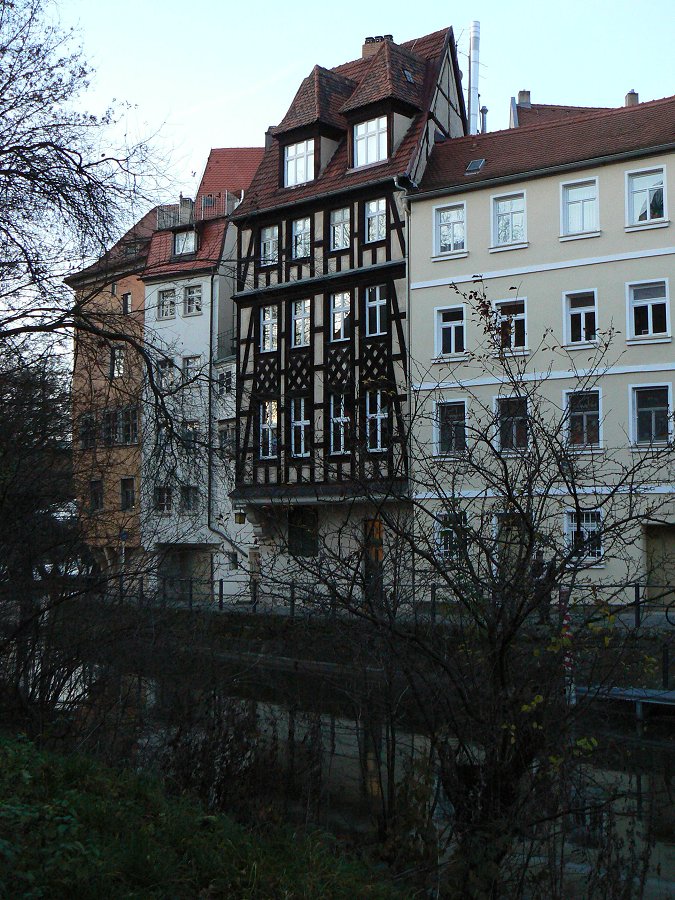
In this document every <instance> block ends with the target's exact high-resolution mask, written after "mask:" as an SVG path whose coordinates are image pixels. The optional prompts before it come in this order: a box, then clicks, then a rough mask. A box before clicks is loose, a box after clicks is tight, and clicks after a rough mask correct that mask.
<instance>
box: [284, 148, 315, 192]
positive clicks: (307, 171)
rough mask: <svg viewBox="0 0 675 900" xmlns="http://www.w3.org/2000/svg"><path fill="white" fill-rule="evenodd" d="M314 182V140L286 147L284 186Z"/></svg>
mask: <svg viewBox="0 0 675 900" xmlns="http://www.w3.org/2000/svg"><path fill="white" fill-rule="evenodd" d="M313 180H314V139H313V138H309V140H306V141H300V142H299V143H297V144H288V145H287V146H286V147H284V186H285V187H294V186H295V185H296V184H304V183H305V182H307V181H313Z"/></svg>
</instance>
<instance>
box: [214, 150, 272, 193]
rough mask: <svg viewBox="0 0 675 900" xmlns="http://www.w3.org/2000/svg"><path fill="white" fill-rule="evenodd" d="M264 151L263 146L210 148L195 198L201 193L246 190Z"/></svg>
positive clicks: (239, 191)
mask: <svg viewBox="0 0 675 900" xmlns="http://www.w3.org/2000/svg"><path fill="white" fill-rule="evenodd" d="M264 152H265V148H264V147H218V148H216V149H214V150H211V152H210V153H209V158H208V159H207V161H206V168H205V169H204V174H203V175H202V180H201V183H200V185H199V190H198V191H197V200H198V201H199V200H200V199H201V196H202V194H218V193H221V192H223V191H229V193H235V192H236V193H241V191H245V190H247V189H248V187H249V185H250V184H251V181H252V180H253V176H254V175H255V173H256V169H257V168H258V166H259V165H260V160H261V159H262V157H263V153H264Z"/></svg>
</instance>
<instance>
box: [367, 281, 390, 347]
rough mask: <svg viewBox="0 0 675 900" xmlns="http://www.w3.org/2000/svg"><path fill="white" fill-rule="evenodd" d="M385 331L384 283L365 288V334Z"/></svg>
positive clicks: (385, 301)
mask: <svg viewBox="0 0 675 900" xmlns="http://www.w3.org/2000/svg"><path fill="white" fill-rule="evenodd" d="M386 333H387V295H386V289H385V287H384V285H379V284H378V285H377V286H376V287H369V288H366V335H367V336H368V337H372V336H373V335H377V334H386Z"/></svg>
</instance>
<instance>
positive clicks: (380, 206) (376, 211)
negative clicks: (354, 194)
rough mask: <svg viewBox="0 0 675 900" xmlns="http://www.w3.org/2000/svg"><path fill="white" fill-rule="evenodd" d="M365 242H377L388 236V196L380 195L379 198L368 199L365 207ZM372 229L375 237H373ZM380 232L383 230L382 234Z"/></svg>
mask: <svg viewBox="0 0 675 900" xmlns="http://www.w3.org/2000/svg"><path fill="white" fill-rule="evenodd" d="M363 217H364V228H365V236H364V243H365V244H376V243H377V242H378V241H384V240H385V239H386V237H387V198H386V197H378V198H377V200H366V202H365V204H364V207H363ZM371 231H372V233H373V235H374V237H371ZM380 232H382V234H381V236H380Z"/></svg>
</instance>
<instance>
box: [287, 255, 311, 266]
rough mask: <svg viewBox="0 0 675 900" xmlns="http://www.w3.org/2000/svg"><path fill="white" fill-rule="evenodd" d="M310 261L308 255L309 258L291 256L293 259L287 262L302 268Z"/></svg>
mask: <svg viewBox="0 0 675 900" xmlns="http://www.w3.org/2000/svg"><path fill="white" fill-rule="evenodd" d="M309 259H310V257H309V254H307V256H291V258H290V259H289V260H287V262H288V264H289V265H291V266H300V265H302V264H303V263H308V262H309Z"/></svg>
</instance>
